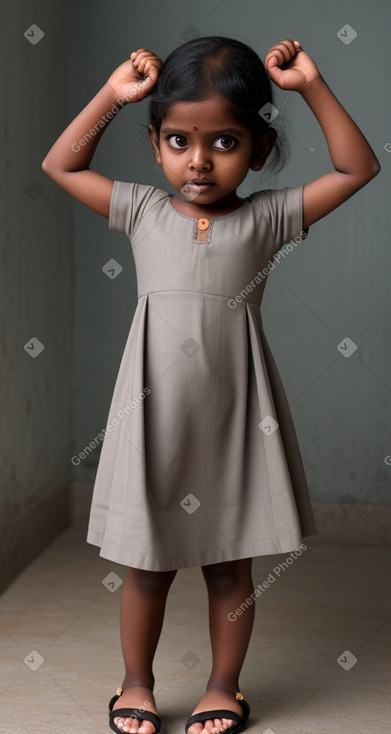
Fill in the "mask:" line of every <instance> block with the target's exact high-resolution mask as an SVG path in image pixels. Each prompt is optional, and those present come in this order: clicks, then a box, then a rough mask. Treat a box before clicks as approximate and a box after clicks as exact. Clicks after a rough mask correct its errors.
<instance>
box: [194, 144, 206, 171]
mask: <svg viewBox="0 0 391 734" xmlns="http://www.w3.org/2000/svg"><path fill="white" fill-rule="evenodd" d="M188 166H189V168H190V170H191V171H209V170H210V169H211V167H212V162H211V160H210V157H209V155H208V151H207V149H206V148H205V146H203V145H202V144H198V145H194V146H192V147H191V148H190V159H189V163H188Z"/></svg>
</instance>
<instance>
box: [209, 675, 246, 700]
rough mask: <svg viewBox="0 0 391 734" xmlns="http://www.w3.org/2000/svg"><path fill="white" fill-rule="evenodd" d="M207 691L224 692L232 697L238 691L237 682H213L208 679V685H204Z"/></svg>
mask: <svg viewBox="0 0 391 734" xmlns="http://www.w3.org/2000/svg"><path fill="white" fill-rule="evenodd" d="M206 690H207V691H213V690H214V691H216V690H220V691H226V692H227V693H232V695H233V696H235V694H236V693H237V692H238V691H240V688H239V683H238V682H237V681H230V680H213V679H212V678H210V679H209V680H208V683H207V685H206Z"/></svg>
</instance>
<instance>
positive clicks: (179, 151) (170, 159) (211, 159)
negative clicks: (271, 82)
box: [148, 94, 275, 206]
mask: <svg viewBox="0 0 391 734" xmlns="http://www.w3.org/2000/svg"><path fill="white" fill-rule="evenodd" d="M148 132H149V136H150V138H151V142H152V145H153V147H154V150H155V154H156V160H157V162H158V163H159V164H160V165H161V166H162V168H163V172H164V175H165V176H166V178H167V180H168V181H169V182H170V183H171V184H172V185H173V186H174V188H175V189H177V191H181V189H182V188H183V187H185V189H186V190H187V191H189V189H190V198H191V200H192V202H193V203H194V204H199V205H201V206H205V205H207V204H213V203H214V202H218V201H219V202H220V201H221V200H225V201H226V202H228V201H229V200H230V195H233V197H236V194H235V192H236V189H237V187H238V186H239V184H240V183H241V182H242V181H243V179H244V178H245V176H246V174H247V172H248V170H249V168H253V169H254V170H259V169H260V168H262V166H263V164H264V162H265V160H266V158H267V156H268V154H269V152H270V150H271V148H272V147H273V144H274V140H275V133H274V131H273V130H270V131H268V132H269V134H266V135H264V136H263V137H262V138H261V140H260V141H259V142H258V144H257V146H255V150H254V151H253V136H252V132H251V128H250V127H249V126H248V125H246V124H244V123H242V122H239V121H238V120H237V118H236V117H235V116H234V115H233V113H232V112H230V110H229V104H228V102H227V100H225V99H224V98H223V97H221V96H220V95H218V94H214V95H213V96H211V97H209V98H208V99H205V100H202V101H199V102H174V103H173V104H171V105H170V107H169V109H168V113H167V115H166V117H165V118H164V120H163V121H162V125H161V129H160V134H159V138H158V137H157V134H156V131H155V129H154V128H153V127H152V126H151V125H150V126H149V127H148ZM273 133H274V135H273ZM203 180H205V184H204V185H202V184H201V183H200V182H202V181H203ZM197 184H198V185H197ZM185 198H187V199H188V200H189V196H187V197H185ZM231 198H232V196H231Z"/></svg>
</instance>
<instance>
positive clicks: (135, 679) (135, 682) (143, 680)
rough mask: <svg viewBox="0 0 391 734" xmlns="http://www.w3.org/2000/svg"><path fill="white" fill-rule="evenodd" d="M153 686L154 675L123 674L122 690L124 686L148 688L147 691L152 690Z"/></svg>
mask: <svg viewBox="0 0 391 734" xmlns="http://www.w3.org/2000/svg"><path fill="white" fill-rule="evenodd" d="M154 686H155V678H154V676H153V675H152V676H150V675H149V676H134V675H125V678H124V681H123V683H122V690H123V691H124V690H125V688H148V690H149V691H151V692H152V691H153V689H154Z"/></svg>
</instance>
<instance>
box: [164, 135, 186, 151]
mask: <svg viewBox="0 0 391 734" xmlns="http://www.w3.org/2000/svg"><path fill="white" fill-rule="evenodd" d="M167 139H168V142H169V144H170V145H171V147H172V148H175V149H176V150H179V148H185V147H186V145H187V140H186V138H185V137H184V136H183V135H169V136H168V138H167Z"/></svg>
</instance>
